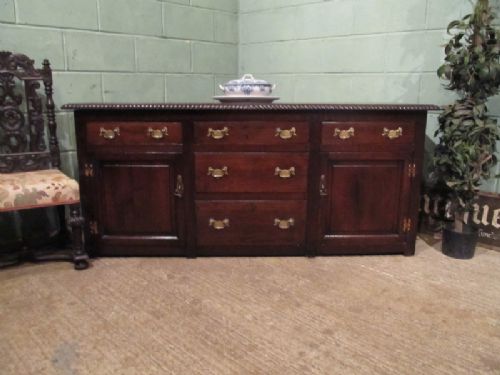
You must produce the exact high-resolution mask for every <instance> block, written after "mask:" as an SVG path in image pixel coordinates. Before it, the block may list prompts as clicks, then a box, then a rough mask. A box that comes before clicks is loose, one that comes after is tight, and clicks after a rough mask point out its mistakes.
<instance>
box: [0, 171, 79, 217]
mask: <svg viewBox="0 0 500 375" xmlns="http://www.w3.org/2000/svg"><path fill="white" fill-rule="evenodd" d="M79 202H80V192H79V187H78V182H76V181H75V180H74V179H72V178H70V177H68V176H66V175H65V174H64V173H62V172H61V171H59V170H58V169H46V170H40V171H32V172H20V173H0V212H4V211H12V210H16V211H18V210H25V209H29V208H39V207H49V206H59V205H67V204H77V203H79Z"/></svg>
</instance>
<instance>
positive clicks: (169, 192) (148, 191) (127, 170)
mask: <svg viewBox="0 0 500 375" xmlns="http://www.w3.org/2000/svg"><path fill="white" fill-rule="evenodd" d="M94 173H95V178H94V181H95V184H94V189H93V190H94V192H95V193H94V196H93V201H92V204H91V206H92V208H91V211H93V213H92V214H91V215H90V216H94V217H95V220H94V221H93V222H91V226H90V232H91V233H90V234H91V236H92V237H94V243H95V247H96V248H97V249H96V250H97V253H98V254H100V255H114V254H115V249H116V254H119V255H184V252H183V250H182V249H183V242H184V202H183V194H184V185H183V178H182V174H181V171H180V163H179V160H178V158H173V159H162V160H151V161H149V160H142V161H137V160H135V161H127V160H116V161H114V160H99V161H97V162H96V163H95V171H94Z"/></svg>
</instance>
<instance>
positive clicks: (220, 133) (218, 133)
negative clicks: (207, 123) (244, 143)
mask: <svg viewBox="0 0 500 375" xmlns="http://www.w3.org/2000/svg"><path fill="white" fill-rule="evenodd" d="M228 135H229V128H228V127H227V126H224V127H223V128H222V129H212V128H208V133H207V137H211V138H213V139H222V138H224V137H227V136H228Z"/></svg>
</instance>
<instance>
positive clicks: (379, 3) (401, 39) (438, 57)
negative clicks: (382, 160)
mask: <svg viewBox="0 0 500 375" xmlns="http://www.w3.org/2000/svg"><path fill="white" fill-rule="evenodd" d="M490 3H491V4H492V5H493V6H495V7H496V8H497V11H500V9H499V5H500V4H499V3H500V2H499V0H490ZM471 9H472V8H471V2H470V1H469V0H240V13H239V27H240V32H239V36H240V40H239V74H240V75H241V74H244V73H253V74H254V75H255V76H258V77H260V78H264V79H267V80H269V81H272V82H275V83H277V89H276V91H275V93H276V95H277V96H279V97H280V98H281V100H282V101H286V102H338V103H342V102H343V103H346V102H354V103H426V104H427V103H430V104H437V105H445V104H448V103H451V102H452V101H453V100H454V99H455V95H454V94H453V93H452V92H449V91H446V90H445V89H444V88H443V86H442V83H443V82H440V80H439V79H438V78H437V76H436V70H437V68H438V67H439V65H441V63H442V60H443V57H444V52H443V47H442V45H443V44H444V43H446V41H447V40H448V38H449V37H448V35H447V34H446V27H447V25H448V23H449V22H450V21H451V20H453V19H457V18H459V17H461V16H463V15H465V14H467V13H470V11H471ZM489 108H490V111H491V112H492V113H493V114H494V115H495V116H500V97H496V98H492V99H491V101H490V103H489ZM437 116H438V113H430V114H429V118H428V127H427V135H428V142H427V143H428V145H429V150H428V152H429V153H430V152H432V151H431V148H432V144H433V142H432V141H433V139H434V137H433V134H434V131H435V129H436V126H437ZM499 146H500V145H499ZM499 149H500V147H499ZM498 172H500V165H499V166H498V170H497V173H498ZM483 189H484V190H487V191H497V192H499V193H500V183H499V181H498V179H492V180H490V181H488V182H487V183H485V184H484V185H483Z"/></svg>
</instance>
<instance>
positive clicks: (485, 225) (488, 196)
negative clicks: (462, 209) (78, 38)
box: [419, 192, 500, 249]
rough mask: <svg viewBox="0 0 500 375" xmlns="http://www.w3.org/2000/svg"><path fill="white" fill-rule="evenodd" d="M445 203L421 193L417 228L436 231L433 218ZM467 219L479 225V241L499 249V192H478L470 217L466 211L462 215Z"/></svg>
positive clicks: (466, 220) (466, 221)
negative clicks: (418, 225)
mask: <svg viewBox="0 0 500 375" xmlns="http://www.w3.org/2000/svg"><path fill="white" fill-rule="evenodd" d="M445 205H446V204H444V202H443V201H442V200H441V199H440V198H435V197H432V198H431V197H430V196H429V194H427V193H424V194H423V195H422V200H421V207H420V215H421V220H420V228H419V229H420V230H421V231H422V232H435V231H436V229H437V225H436V222H435V220H434V219H433V218H435V217H438V216H439V215H438V214H439V211H440V210H442V209H443V208H444V206H445ZM469 220H472V222H473V223H474V224H476V225H477V226H478V227H479V242H480V243H484V244H487V245H490V246H495V247H498V248H499V249H500V194H492V193H484V192H480V193H479V199H478V201H477V203H475V204H474V214H473V215H472V217H470V215H469V214H468V213H466V214H465V215H464V222H465V223H468V222H469Z"/></svg>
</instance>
